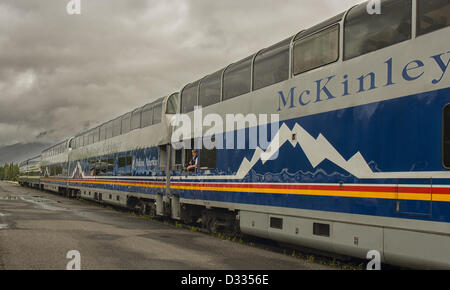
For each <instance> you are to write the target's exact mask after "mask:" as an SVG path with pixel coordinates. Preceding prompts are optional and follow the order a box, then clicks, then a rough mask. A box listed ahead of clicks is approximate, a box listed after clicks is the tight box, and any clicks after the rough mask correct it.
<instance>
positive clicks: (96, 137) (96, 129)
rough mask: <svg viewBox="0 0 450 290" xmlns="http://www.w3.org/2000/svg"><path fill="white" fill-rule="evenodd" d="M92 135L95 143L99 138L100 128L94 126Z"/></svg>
mask: <svg viewBox="0 0 450 290" xmlns="http://www.w3.org/2000/svg"><path fill="white" fill-rule="evenodd" d="M93 135H94V143H97V142H98V140H99V139H100V128H95V129H94V133H93Z"/></svg>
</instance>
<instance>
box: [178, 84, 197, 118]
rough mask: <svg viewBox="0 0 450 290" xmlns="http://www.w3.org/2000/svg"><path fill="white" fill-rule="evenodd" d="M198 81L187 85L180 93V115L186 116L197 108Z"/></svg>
mask: <svg viewBox="0 0 450 290" xmlns="http://www.w3.org/2000/svg"><path fill="white" fill-rule="evenodd" d="M198 83H199V82H198V81H197V82H195V83H193V84H189V85H187V86H186V87H185V88H184V90H183V92H182V93H181V113H182V114H186V113H189V112H192V111H194V107H195V106H197V95H198Z"/></svg>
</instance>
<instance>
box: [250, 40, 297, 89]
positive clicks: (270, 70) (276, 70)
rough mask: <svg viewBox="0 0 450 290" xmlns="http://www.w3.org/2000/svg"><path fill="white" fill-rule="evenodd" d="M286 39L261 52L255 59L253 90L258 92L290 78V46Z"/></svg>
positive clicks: (289, 41)
mask: <svg viewBox="0 0 450 290" xmlns="http://www.w3.org/2000/svg"><path fill="white" fill-rule="evenodd" d="M290 43H291V38H289V39H286V40H284V41H282V42H280V43H278V44H275V45H273V46H271V47H269V48H267V49H265V50H263V51H261V52H260V53H259V54H258V55H257V56H256V58H255V64H254V68H253V89H254V90H258V89H262V88H265V87H267V86H270V85H273V84H276V83H279V82H282V81H285V80H287V79H288V77H289V45H290Z"/></svg>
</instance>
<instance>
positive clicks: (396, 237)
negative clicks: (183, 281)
mask: <svg viewBox="0 0 450 290" xmlns="http://www.w3.org/2000/svg"><path fill="white" fill-rule="evenodd" d="M369 4H370V3H369V2H364V3H361V4H358V5H356V6H353V7H351V8H349V9H347V10H346V11H344V12H343V13H341V14H339V15H336V16H334V17H332V18H330V19H328V20H326V21H323V22H321V23H319V24H317V25H314V26H312V27H310V28H307V29H305V30H301V31H300V32H299V33H297V34H296V35H293V36H291V37H289V38H287V39H285V40H283V41H281V42H279V43H277V44H275V45H273V46H270V47H267V48H264V49H262V50H260V51H258V52H256V53H254V54H252V55H251V56H249V57H246V58H244V59H242V60H240V61H237V62H235V63H232V64H230V65H229V66H227V67H225V68H222V69H220V70H218V71H217V72H214V73H211V74H208V75H206V76H205V77H203V78H201V79H199V80H196V81H193V82H191V83H189V84H186V85H185V86H184V87H183V88H181V89H180V91H178V92H174V93H172V94H170V95H167V96H165V97H162V98H159V99H157V100H156V101H154V102H152V103H149V104H146V105H144V106H142V107H140V108H137V109H135V110H133V111H131V112H127V113H126V114H124V115H122V116H120V117H117V118H115V119H112V120H110V121H108V122H106V123H104V124H102V125H100V126H97V127H95V128H92V129H90V130H87V131H85V132H81V133H80V134H78V135H75V136H71V137H69V138H67V139H66V140H64V141H63V142H60V143H58V144H56V145H54V146H52V147H50V148H48V149H46V150H44V151H42V153H41V155H40V157H38V159H39V160H38V163H39V166H34V167H32V168H33V170H32V171H27V170H31V167H27V166H29V165H30V164H36V163H32V162H36V160H37V159H36V158H35V159H32V160H29V161H25V162H24V163H22V164H21V167H20V168H21V178H20V180H19V181H20V183H21V184H22V185H31V186H34V187H38V188H40V189H43V190H49V191H53V192H56V193H60V194H64V195H67V196H69V197H77V198H81V199H86V200H92V201H96V202H100V203H104V204H110V205H114V206H120V207H126V208H129V209H132V210H136V211H138V212H140V213H142V214H145V215H150V216H154V217H157V216H160V217H167V218H171V219H173V220H177V221H182V222H185V223H188V224H190V223H200V224H201V225H202V226H203V227H204V228H205V229H207V230H208V231H211V232H214V231H218V230H230V231H239V232H241V233H244V234H248V235H252V236H256V237H262V238H266V239H270V240H274V241H277V242H280V243H287V244H291V245H297V246H301V247H307V248H313V249H317V250H321V251H325V252H329V253H337V254H340V255H346V256H351V257H356V258H362V259H366V258H367V254H368V252H370V251H378V252H379V253H380V258H381V261H382V262H384V263H387V264H392V265H399V266H405V267H410V268H421V269H436V268H437V269H449V268H450V87H449V83H450V82H449V81H450V78H449V73H448V72H447V70H448V67H449V64H450V38H449V35H450V28H449V24H450V1H449V0H383V1H381V9H382V10H381V13H379V14H378V13H368V11H369V10H368V9H367V7H368V5H369ZM199 109H201V111H202V114H203V115H206V116H211V115H213V116H214V118H215V119H218V118H219V119H222V120H226V119H227V116H229V115H234V116H236V115H237V114H239V115H240V116H262V115H266V116H277V118H276V121H273V120H272V119H270V120H269V118H268V117H267V118H266V120H265V121H263V122H262V123H258V124H256V125H255V124H253V123H252V122H251V120H252V118H244V121H243V122H241V123H240V124H237V123H236V124H235V125H236V126H234V125H233V126H230V127H228V126H227V127H226V128H224V127H223V126H222V127H220V126H213V127H215V129H214V130H208V131H207V132H205V130H203V128H202V130H200V132H198V131H199V129H198V128H199V127H202V125H203V124H204V123H208V122H204V123H199V124H200V125H199V126H191V128H190V129H188V134H184V135H182V134H179V136H177V137H176V138H175V137H174V135H175V132H176V131H177V130H178V129H179V127H177V125H176V124H174V119H176V118H177V116H185V117H187V118H189V119H195V117H196V114H197V112H198V111H199ZM214 118H213V119H214ZM253 119H254V118H253ZM208 124H209V125H210V126H212V122H209V123H208ZM254 132H258V133H260V134H261V135H264V136H266V135H267V136H268V135H270V134H269V132H271V133H273V134H272V135H270V136H269V137H270V138H262V139H264V140H265V141H264V142H262V141H261V140H257V141H258V142H256V141H255V140H254V138H253V137H251V136H252V133H254ZM189 133H190V134H189ZM236 136H237V138H236ZM239 136H240V137H241V138H242V137H244V139H245V141H244V142H243V143H244V145H245V146H243V147H242V148H235V149H233V148H234V147H233V146H231V148H228V147H227V148H223V147H220V146H218V145H219V144H218V143H219V142H218V140H221V142H222V143H227V144H231V145H236V143H237V140H236V139H239ZM177 138H178V139H177ZM206 139H208V140H209V142H210V143H211V142H212V143H215V145H217V146H213V147H212V148H211V147H207V146H205V145H204V144H203V143H204V142H202V140H206ZM199 141H200V142H199ZM255 142H256V146H253V147H252V146H250V144H251V143H252V144H255ZM179 143H184V144H189V145H196V144H200V145H199V146H185V147H180V146H178V145H179ZM235 147H236V146H235ZM192 148H197V149H198V150H197V152H198V158H197V159H196V160H197V162H198V164H197V167H196V169H195V170H193V171H189V170H187V169H186V165H187V163H189V161H190V160H192V157H193V152H192ZM264 155H265V156H264ZM191 164H192V163H191ZM27 168H30V169H27ZM37 168H39V171H40V176H39V180H37V178H35V177H37V176H36V175H33V176H34V178H33V179H32V180H33V181H30V177H31V176H30V175H27V172H33V174H35V173H36V172H37Z"/></svg>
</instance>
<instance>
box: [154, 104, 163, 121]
mask: <svg viewBox="0 0 450 290" xmlns="http://www.w3.org/2000/svg"><path fill="white" fill-rule="evenodd" d="M161 117H162V104H159V105H156V106H155V107H154V108H153V124H159V123H161Z"/></svg>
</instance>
